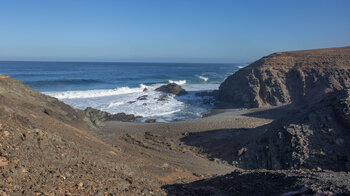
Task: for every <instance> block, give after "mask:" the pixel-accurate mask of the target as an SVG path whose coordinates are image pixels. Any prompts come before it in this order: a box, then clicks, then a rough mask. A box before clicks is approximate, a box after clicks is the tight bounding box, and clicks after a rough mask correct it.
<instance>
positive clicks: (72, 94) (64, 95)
mask: <svg viewBox="0 0 350 196" xmlns="http://www.w3.org/2000/svg"><path fill="white" fill-rule="evenodd" d="M145 87H146V86H145V85H143V84H141V85H140V87H138V88H129V87H120V88H116V89H101V90H100V89H98V90H85V91H62V92H44V94H47V95H50V96H52V97H56V98H58V99H77V98H93V97H104V96H112V95H121V94H128V93H136V92H142V91H143V89H144V88H145Z"/></svg>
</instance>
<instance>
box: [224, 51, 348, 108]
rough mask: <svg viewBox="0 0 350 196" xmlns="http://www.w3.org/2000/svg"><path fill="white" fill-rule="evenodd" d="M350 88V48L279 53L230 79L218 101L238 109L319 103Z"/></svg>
mask: <svg viewBox="0 0 350 196" xmlns="http://www.w3.org/2000/svg"><path fill="white" fill-rule="evenodd" d="M349 87H350V47H343V48H332V49H320V50H305V51H294V52H279V53H274V54H271V55H269V56H266V57H263V58H262V59H260V60H258V61H256V62H254V63H252V64H250V65H249V66H247V67H245V68H242V69H240V70H239V71H237V72H236V73H234V74H233V75H231V76H229V77H228V78H227V79H226V80H225V81H224V82H223V83H222V84H221V85H220V88H219V93H218V100H220V101H223V102H226V103H230V105H232V106H236V107H261V106H277V105H283V104H289V103H293V104H296V105H301V104H307V103H316V102H318V101H320V100H321V99H322V98H323V97H325V95H326V94H327V93H329V92H333V91H335V90H341V89H344V88H349Z"/></svg>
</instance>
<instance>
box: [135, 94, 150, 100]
mask: <svg viewBox="0 0 350 196" xmlns="http://www.w3.org/2000/svg"><path fill="white" fill-rule="evenodd" d="M147 97H148V95H142V96H140V97H138V98H137V100H140V101H141V100H147Z"/></svg>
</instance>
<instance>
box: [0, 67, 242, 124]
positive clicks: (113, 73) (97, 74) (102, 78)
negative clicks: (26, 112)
mask: <svg viewBox="0 0 350 196" xmlns="http://www.w3.org/2000/svg"><path fill="white" fill-rule="evenodd" d="M245 65H246V64H240V63H237V64H236V63H231V64H220V63H215V64H205V63H102V62H98V63H96V62H15V61H11V62H8V61H0V73H3V74H7V75H10V76H11V77H13V78H15V79H17V80H20V81H22V82H23V83H24V84H26V85H28V86H30V87H31V88H33V89H35V90H38V91H39V92H42V93H44V94H46V95H49V96H53V97H56V98H58V99H59V100H61V101H63V102H65V103H67V104H69V105H71V106H73V107H76V108H79V109H85V108H86V107H93V108H96V109H99V110H103V111H106V112H110V113H113V114H115V113H120V112H124V113H127V114H134V115H136V116H142V117H143V118H141V119H139V121H145V120H147V119H157V121H158V122H170V121H181V120H190V119H195V118H200V117H202V116H203V115H204V114H206V113H208V111H209V110H210V109H211V108H212V107H213V103H212V102H210V101H209V102H208V100H210V97H199V96H196V95H195V94H196V93H198V92H202V91H212V90H215V89H218V87H219V85H220V83H221V82H223V81H224V79H225V78H226V77H227V76H229V75H231V74H233V73H234V72H236V71H237V70H238V69H240V68H242V67H243V66H245ZM172 82H174V83H177V84H179V85H181V86H182V87H183V88H184V89H185V90H186V91H188V92H189V93H188V94H187V95H184V96H174V95H168V96H164V93H162V92H159V91H155V89H156V88H158V87H160V86H161V85H164V84H168V83H172ZM146 89H147V90H146ZM141 96H144V98H143V99H142V98H140V97H141ZM162 97H163V99H161V98H162ZM206 100H207V101H206Z"/></svg>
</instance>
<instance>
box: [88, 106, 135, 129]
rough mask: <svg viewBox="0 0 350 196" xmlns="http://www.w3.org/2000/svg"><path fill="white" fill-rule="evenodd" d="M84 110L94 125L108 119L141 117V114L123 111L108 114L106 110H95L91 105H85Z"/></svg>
mask: <svg viewBox="0 0 350 196" xmlns="http://www.w3.org/2000/svg"><path fill="white" fill-rule="evenodd" d="M84 112H85V114H86V116H87V117H88V118H89V119H90V121H91V122H92V123H93V124H94V125H96V126H101V125H102V123H103V122H104V121H108V120H116V121H124V122H133V121H135V120H136V119H137V118H141V116H136V117H135V115H133V114H125V113H123V112H122V113H118V114H110V113H108V112H104V111H101V110H97V109H94V108H91V107H87V108H86V109H85V110H84Z"/></svg>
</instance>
